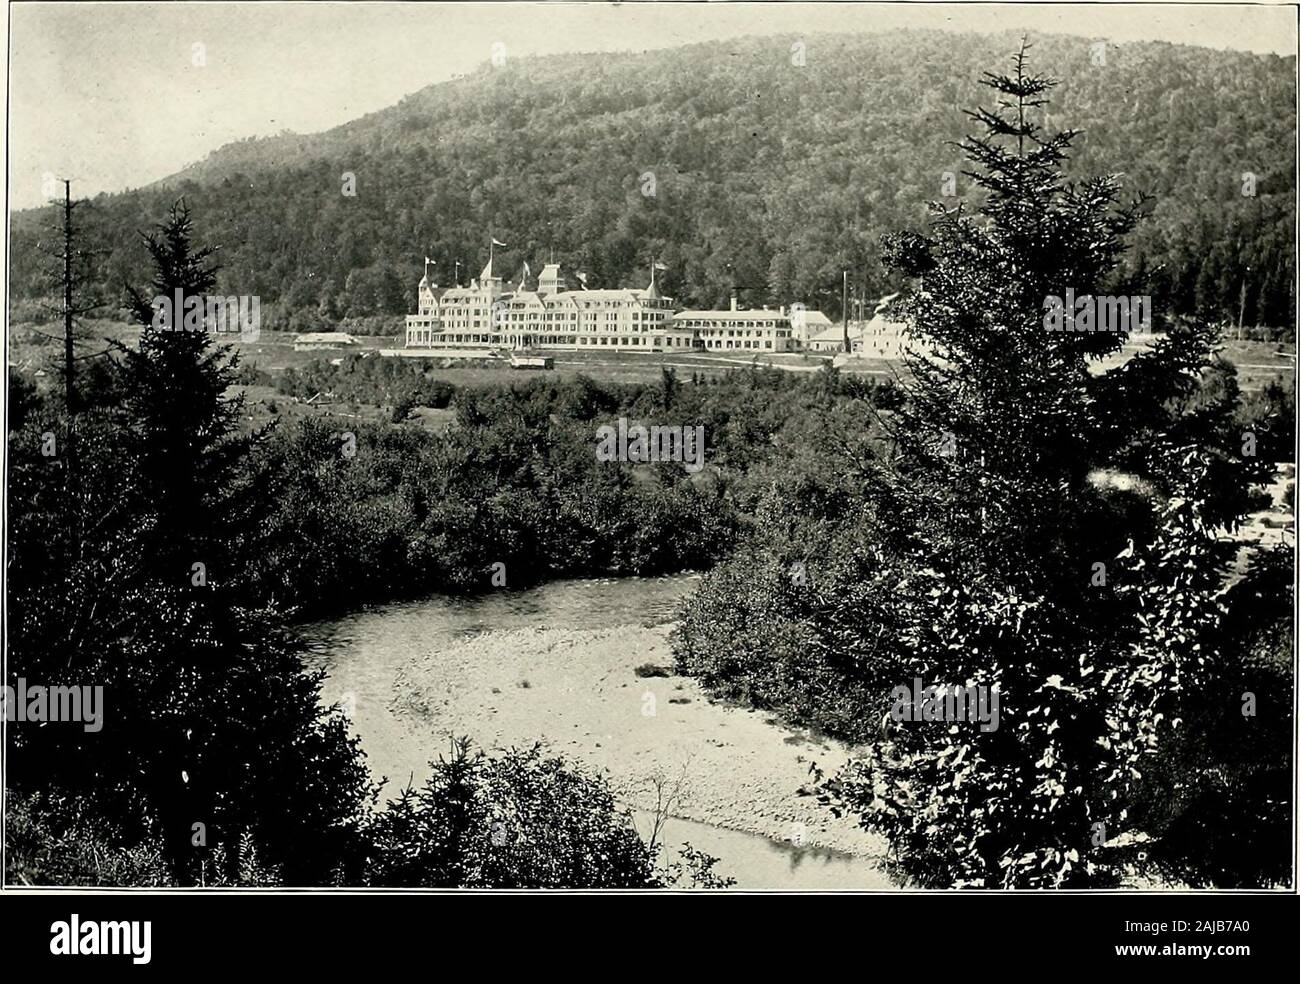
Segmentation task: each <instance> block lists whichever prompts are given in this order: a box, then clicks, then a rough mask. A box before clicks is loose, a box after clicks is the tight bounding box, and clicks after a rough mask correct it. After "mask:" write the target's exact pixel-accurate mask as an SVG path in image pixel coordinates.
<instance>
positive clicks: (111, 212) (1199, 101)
mask: <svg viewBox="0 0 1300 984" xmlns="http://www.w3.org/2000/svg"><path fill="white" fill-rule="evenodd" d="M795 42H798V45H799V48H798V49H797V50H795V49H793V48H792V45H794V44H795ZM1017 43H1018V38H1014V37H1012V36H1009V35H992V36H986V35H969V36H960V35H954V34H951V33H948V32H925V31H895V32H889V33H883V34H872V35H862V36H849V37H844V36H827V35H813V36H809V37H803V38H778V37H773V38H751V39H745V40H741V41H735V42H729V43H727V44H725V45H721V44H716V43H710V44H703V45H693V46H688V47H684V48H680V49H675V50H670V51H656V52H647V53H640V54H634V53H618V54H594V53H593V54H586V55H583V56H581V57H575V56H571V55H564V56H555V57H549V58H528V59H509V60H508V61H507V62H506V64H505V66H503V67H501V68H491V67H484V69H483V70H481V71H479V72H476V73H472V74H471V75H469V76H468V77H465V78H463V79H458V80H454V81H451V82H447V83H443V84H439V85H434V86H430V87H429V88H427V89H424V90H422V91H420V92H418V93H415V94H413V95H411V96H409V97H408V98H406V99H404V100H402V101H401V102H400V103H399V104H398V105H396V106H394V107H392V108H390V109H387V110H384V111H382V112H379V113H374V114H371V115H369V116H366V117H364V118H362V119H359V120H357V121H355V122H352V123H349V124H347V125H345V126H342V127H339V128H336V129H334V130H331V131H328V132H327V133H323V134H319V135H315V136H308V137H297V136H292V135H289V136H280V137H274V138H269V139H266V140H253V141H245V142H242V143H239V144H235V145H231V146H230V147H227V148H223V149H222V150H220V151H217V152H216V153H214V154H213V155H211V157H210V158H209V159H208V160H206V161H203V162H201V163H200V164H198V165H196V166H194V167H192V168H190V169H188V170H187V171H186V172H182V173H181V174H180V175H177V176H176V177H175V178H173V179H170V180H168V181H167V182H164V183H162V184H161V185H157V186H151V187H149V188H144V189H136V190H133V191H130V192H127V193H124V194H119V195H104V196H100V197H98V198H97V199H95V202H94V206H93V208H91V209H88V210H85V221H86V222H87V225H88V232H89V234H90V235H91V237H92V238H94V239H96V240H98V241H100V242H103V243H105V244H108V245H109V249H108V252H107V253H106V254H105V255H103V256H101V257H97V258H95V259H94V260H93V263H94V267H95V270H94V274H95V278H96V279H97V280H98V281H99V282H100V283H101V284H103V285H105V288H106V290H107V293H106V295H105V299H106V301H108V302H109V303H110V305H111V304H113V303H115V302H116V298H117V296H118V291H119V290H120V287H121V285H122V284H123V283H137V282H141V281H142V280H143V279H144V278H145V277H146V276H147V257H146V255H145V253H144V251H143V250H142V249H141V248H140V246H139V244H138V242H137V241H136V237H135V231H136V230H137V229H141V228H145V227H147V226H148V225H149V224H150V222H152V221H153V217H154V216H156V215H157V214H159V213H160V211H161V210H162V209H163V208H165V207H166V205H168V204H170V202H171V201H172V200H173V199H175V198H176V197H177V196H178V195H180V194H184V195H185V196H186V198H187V199H188V201H189V202H190V203H191V205H192V207H194V208H195V209H196V210H197V211H198V212H199V213H200V214H202V215H204V216H205V217H207V219H206V220H207V221H208V222H209V223H211V230H212V234H213V237H214V239H215V240H216V241H220V242H222V243H224V244H225V252H224V253H223V265H224V267H223V271H222V274H221V281H220V285H221V290H222V291H223V292H225V293H230V294H256V295H258V296H259V297H260V298H261V299H262V304H263V313H264V317H265V318H266V320H267V326H268V327H276V328H286V329H292V330H310V329H312V328H317V327H323V326H333V325H337V324H339V323H340V321H341V320H342V319H347V318H349V317H353V318H361V317H366V316H376V315H386V316H389V317H394V316H398V315H401V314H403V313H406V312H408V311H410V310H412V305H413V304H414V298H415V294H414V291H415V285H416V283H417V281H418V280H419V277H420V275H421V272H422V267H421V261H422V259H423V257H424V256H425V255H429V256H431V257H433V258H434V259H435V260H436V261H437V267H436V270H435V278H436V279H437V280H438V281H439V282H440V283H443V284H448V283H450V282H451V278H452V275H453V270H454V267H455V263H456V261H457V260H459V261H461V265H460V277H461V281H462V282H466V281H467V280H468V278H469V277H471V276H476V275H477V274H478V271H479V268H480V267H481V266H482V264H483V263H484V261H485V260H486V255H485V247H486V241H487V234H488V230H489V229H490V230H492V232H493V234H494V235H495V236H497V238H499V239H501V240H502V241H504V242H506V243H508V244H509V248H508V249H506V250H502V251H501V252H499V253H498V255H497V263H498V269H499V270H501V271H503V272H504V273H505V274H506V275H512V274H513V273H514V272H515V271H516V270H517V269H519V267H520V265H521V263H522V262H523V261H524V260H529V261H530V262H532V264H533V266H534V269H536V265H537V263H538V262H541V261H542V260H544V259H546V258H549V257H550V256H551V253H552V251H554V256H555V257H556V258H557V259H558V260H560V261H562V262H564V263H565V264H566V265H567V266H568V267H569V268H570V269H571V270H581V271H585V272H586V273H587V274H588V278H589V280H588V282H589V283H590V285H591V286H593V287H598V286H607V287H613V286H628V285H631V286H644V284H645V283H646V282H647V281H648V279H649V272H648V270H649V263H650V261H651V258H652V257H653V258H656V259H658V260H659V261H661V262H663V263H664V264H665V265H666V266H667V268H668V269H667V271H666V272H664V273H663V275H662V276H661V278H660V283H661V286H662V288H663V289H664V290H665V291H666V292H667V293H668V294H671V295H673V296H675V297H676V298H677V299H678V300H679V301H680V302H681V303H682V304H683V305H686V306H692V307H711V306H715V305H719V304H721V305H724V306H725V304H726V300H727V296H728V294H729V292H730V290H731V289H732V288H733V287H734V288H737V289H738V290H739V292H740V296H741V300H742V302H744V303H747V304H751V305H758V304H762V303H769V304H789V303H791V302H794V301H800V302H803V303H807V304H809V305H810V306H812V307H815V308H818V309H821V310H823V311H826V312H828V313H829V314H831V315H832V316H833V317H834V316H838V314H839V308H840V296H841V291H840V286H841V279H840V278H841V271H842V270H844V269H848V270H849V271H850V277H851V284H852V290H853V293H854V295H855V296H859V295H860V296H865V297H866V298H868V299H874V298H876V297H879V296H881V295H882V294H884V293H886V292H888V291H892V290H893V289H895V288H897V287H898V286H899V285H900V284H901V282H902V281H901V278H900V277H899V276H898V273H897V271H893V270H889V269H886V268H885V267H884V266H883V265H882V264H881V262H880V259H881V248H880V237H881V235H882V234H883V233H886V232H891V231H896V230H900V229H905V228H912V227H918V226H919V225H920V224H921V223H922V221H923V214H922V212H921V203H923V202H925V201H927V200H935V199H939V200H943V201H945V202H946V203H947V204H949V205H953V204H955V203H956V201H957V200H958V199H965V200H967V201H968V202H969V203H970V204H971V205H975V206H977V205H978V204H979V202H980V201H981V199H982V196H983V192H982V190H981V189H980V188H979V187H978V186H977V185H974V184H972V182H971V181H970V180H969V179H968V178H967V177H966V176H965V175H964V174H963V173H962V170H963V168H962V164H961V161H960V158H959V155H958V154H956V153H955V152H954V150H953V146H952V145H953V143H954V142H956V141H958V140H960V138H961V136H962V132H961V127H962V117H961V113H960V111H961V109H962V108H964V107H967V106H971V105H975V104H977V103H978V101H979V97H980V94H981V93H980V86H979V84H978V80H979V78H980V70H981V69H982V68H983V67H984V66H986V65H988V64H991V63H994V62H996V61H997V60H998V59H999V58H1000V57H1002V55H1003V54H1005V52H1007V51H1009V50H1013V49H1014V47H1015V45H1016V44H1017ZM1034 50H1035V52H1036V55H1037V57H1038V58H1039V59H1040V61H1041V63H1042V64H1045V65H1050V66H1051V67H1052V69H1051V70H1052V74H1053V75H1055V76H1057V77H1058V78H1060V79H1061V80H1062V84H1061V86H1060V88H1059V90H1058V94H1057V100H1056V102H1055V103H1054V104H1053V106H1052V107H1051V109H1050V119H1046V118H1045V114H1047V113H1048V112H1049V111H1046V110H1042V109H1034V110H1032V111H1031V117H1032V118H1033V119H1035V120H1036V121H1038V122H1040V123H1041V122H1048V123H1049V124H1054V122H1055V121H1056V120H1059V119H1068V120H1069V121H1070V123H1071V125H1073V126H1076V127H1078V128H1079V129H1081V130H1082V131H1083V132H1082V134H1081V136H1080V137H1079V139H1078V140H1077V141H1076V143H1075V156H1074V159H1073V161H1072V162H1071V164H1070V167H1071V168H1072V169H1074V171H1075V173H1081V174H1097V173H1103V172H1104V171H1106V170H1118V171H1123V172H1124V173H1125V175H1126V187H1127V189H1128V191H1129V192H1130V193H1136V192H1146V193H1149V194H1151V195H1153V196H1154V199H1153V201H1152V202H1151V203H1150V206H1149V207H1150V209H1151V218H1150V220H1149V221H1148V222H1147V223H1146V224H1145V225H1144V226H1143V227H1142V228H1141V229H1139V230H1138V231H1137V232H1136V235H1135V239H1134V241H1133V243H1132V249H1131V251H1130V253H1129V254H1128V256H1127V258H1126V260H1125V261H1124V264H1123V265H1122V268H1121V269H1120V270H1118V271H1116V272H1115V273H1114V274H1113V276H1112V279H1113V280H1114V281H1115V284H1116V285H1118V286H1123V287H1124V288H1125V292H1126V291H1128V290H1130V289H1131V290H1132V291H1133V292H1137V293H1144V294H1150V295H1151V296H1152V298H1153V303H1154V306H1155V308H1156V310H1157V311H1158V312H1160V313H1161V314H1165V315H1171V314H1193V313H1195V314H1200V315H1202V316H1205V317H1208V318H1211V319H1228V320H1231V321H1232V322H1234V323H1235V322H1237V321H1238V320H1239V319H1240V320H1241V321H1243V322H1244V323H1245V324H1246V325H1256V324H1262V325H1267V326H1272V327H1275V328H1276V327H1279V326H1289V325H1291V324H1292V323H1293V321H1294V318H1293V310H1294V296H1293V293H1292V291H1293V283H1294V280H1295V262H1294V256H1293V230H1294V225H1295V197H1294V187H1293V177H1292V176H1293V173H1294V165H1295V156H1294V155H1295V151H1294V134H1295V63H1294V59H1289V58H1280V57H1276V56H1259V55H1254V54H1247V53H1242V52H1227V51H1213V50H1209V49H1204V48H1193V47H1185V46H1175V45H1169V44H1164V43H1140V44H1123V45H1120V44H1109V45H1106V46H1105V47H1104V49H1103V50H1102V51H1100V52H1099V51H1098V49H1096V48H1095V47H1094V46H1093V45H1091V44H1090V43H1089V42H1088V41H1086V40H1085V39H1080V38H1073V37H1056V36H1047V37H1042V38H1038V39H1036V41H1035V48H1034ZM345 172H346V174H349V175H352V176H353V177H354V178H355V191H356V194H355V196H347V195H344V194H343V188H344V181H345ZM51 221H52V216H51V215H50V214H49V213H48V211H46V210H37V211H32V212H28V213H22V214H19V215H17V216H15V221H14V233H13V250H12V256H13V261H12V270H11V274H12V279H11V284H12V288H11V290H12V295H13V298H14V300H15V302H16V303H15V307H14V313H15V314H16V315H18V316H20V317H21V316H31V317H36V316H37V315H36V310H35V308H34V303H35V300H36V299H37V298H38V297H41V296H42V295H43V293H44V292H45V291H46V290H47V289H48V286H47V285H46V284H45V282H44V280H43V278H42V266H41V263H42V260H41V253H40V252H39V250H38V249H37V248H36V243H37V241H38V240H40V239H41V238H42V236H43V235H44V233H43V232H42V229H43V228H44V227H45V226H48V225H49V223H50V222H51ZM1053 289H1054V292H1055V293H1057V294H1060V293H1061V291H1062V290H1063V287H1062V286H1061V285H1053ZM1115 292H1121V291H1119V290H1116V291H1115Z"/></svg>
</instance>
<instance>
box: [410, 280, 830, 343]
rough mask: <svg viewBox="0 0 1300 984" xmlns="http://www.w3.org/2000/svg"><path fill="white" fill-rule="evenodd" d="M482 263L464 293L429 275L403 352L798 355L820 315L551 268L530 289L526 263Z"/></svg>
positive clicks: (821, 318)
mask: <svg viewBox="0 0 1300 984" xmlns="http://www.w3.org/2000/svg"><path fill="white" fill-rule="evenodd" d="M493 262H494V261H493V260H492V259H490V258H489V260H488V263H487V266H485V267H484V268H483V272H482V273H481V274H479V276H478V278H477V279H476V280H472V281H471V282H470V285H469V286H468V287H460V286H456V287H444V288H439V287H438V286H437V285H436V284H434V283H432V282H431V281H430V280H429V275H428V271H427V269H426V271H425V275H424V278H423V279H422V280H421V281H420V289H419V309H418V313H416V314H408V315H407V316H406V348H407V353H406V354H408V355H414V354H416V351H414V350H420V349H428V350H430V352H431V354H433V353H436V352H437V351H438V350H447V349H499V348H508V349H529V348H535V349H559V350H577V351H584V350H593V349H599V348H602V347H604V348H607V349H608V348H612V349H618V350H620V351H625V352H675V351H681V350H689V349H705V350H709V351H718V350H724V351H725V350H731V351H735V350H741V351H746V352H789V351H799V350H801V349H802V348H803V347H804V345H805V343H806V341H807V338H808V335H809V329H810V328H811V329H812V331H813V332H814V333H815V332H816V330H817V329H818V328H819V327H820V326H821V325H823V324H829V322H827V321H826V319H825V317H824V316H822V315H820V314H817V313H816V312H804V311H802V310H800V311H799V312H798V314H797V316H796V317H795V318H794V319H793V322H792V318H791V316H790V315H789V314H787V313H786V312H785V310H784V309H781V310H779V311H771V310H767V309H763V310H755V311H741V310H737V309H736V305H735V300H734V298H733V300H732V308H731V310H729V311H677V312H674V311H673V301H672V298H670V297H664V296H663V295H662V294H660V293H659V290H658V288H657V287H656V286H655V275H654V271H653V267H652V270H651V274H650V286H648V287H646V288H644V289H620V290H573V289H571V288H570V285H569V284H568V282H567V280H566V278H565V277H564V275H563V274H562V273H561V272H560V266H559V264H557V263H548V264H546V266H545V267H543V268H542V272H541V275H540V276H539V277H538V278H537V284H536V287H535V288H531V287H530V282H529V277H528V273H527V269H528V268H527V266H525V267H524V270H523V271H521V273H520V275H519V276H518V277H517V278H516V279H515V280H514V281H511V282H509V283H507V282H505V281H504V280H503V279H502V278H501V277H498V276H496V275H495V273H494V271H493V268H492V265H493Z"/></svg>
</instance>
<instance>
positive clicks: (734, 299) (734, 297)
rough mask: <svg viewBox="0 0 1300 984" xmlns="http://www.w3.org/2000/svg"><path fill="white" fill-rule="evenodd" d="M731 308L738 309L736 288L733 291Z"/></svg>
mask: <svg viewBox="0 0 1300 984" xmlns="http://www.w3.org/2000/svg"><path fill="white" fill-rule="evenodd" d="M731 310H733V311H735V310H736V292H735V291H734V290H733V291H732V292H731Z"/></svg>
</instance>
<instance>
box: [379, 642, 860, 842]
mask: <svg viewBox="0 0 1300 984" xmlns="http://www.w3.org/2000/svg"><path fill="white" fill-rule="evenodd" d="M669 628H670V627H669V626H667V625H659V626H654V627H641V626H626V625H625V626H620V627H617V628H610V629H597V630H592V629H581V630H572V629H549V628H523V629H514V630H510V631H504V632H503V631H494V632H491V633H488V634H485V635H480V636H473V637H469V638H466V639H461V640H457V641H456V642H455V643H454V644H452V645H450V646H447V647H442V648H440V649H439V650H438V651H436V652H432V653H428V654H426V655H422V656H418V657H415V658H414V659H412V660H410V661H409V662H408V663H407V664H406V665H404V666H403V667H402V668H401V669H400V670H399V672H398V674H397V676H396V679H395V680H394V691H395V693H394V696H393V698H392V704H391V710H392V711H393V713H394V714H395V715H397V716H398V717H400V718H402V719H403V723H404V724H405V725H406V728H407V731H408V734H418V733H420V732H424V733H426V734H428V735H429V736H430V744H431V745H432V744H433V743H435V742H437V741H438V740H439V739H438V738H437V736H441V735H446V734H447V733H448V732H453V733H456V734H467V735H469V736H471V737H472V738H473V739H474V740H475V741H476V742H477V743H478V744H479V745H481V746H483V747H485V748H489V749H490V748H494V747H508V746H511V745H528V744H531V743H532V742H533V741H535V740H537V739H539V738H544V739H545V740H546V743H547V745H548V746H549V747H550V749H551V750H552V751H554V752H557V753H562V754H564V755H565V756H566V757H569V758H572V759H575V760H577V761H580V762H582V763H583V764H584V765H586V766H587V767H589V768H592V769H596V770H599V771H601V772H603V773H604V774H605V775H606V777H607V778H608V780H609V782H610V784H611V786H612V787H613V788H614V790H615V792H616V794H617V795H618V797H619V799H620V800H622V801H624V802H628V803H632V804H635V805H637V806H639V807H642V808H646V807H649V806H650V805H651V803H652V802H653V786H652V783H651V777H652V776H653V775H654V774H655V773H656V772H657V771H661V772H663V773H665V774H667V775H668V776H669V777H670V778H676V777H678V776H681V775H684V776H685V789H684V794H683V796H682V799H681V802H680V804H679V805H678V806H677V807H676V808H675V809H674V810H673V813H674V814H676V815H678V816H682V817H686V818H688V819H691V820H696V821H699V822H701V823H707V824H712V825H715V826H721V827H726V828H730V829H733V830H740V831H745V832H747V833H752V834H760V835H763V836H766V837H769V838H772V839H774V840H780V841H791V842H794V843H799V840H800V839H801V840H802V844H803V846H819V847H827V848H832V849H835V850H839V851H844V852H847V853H851V854H855V855H858V856H862V857H868V858H879V857H880V856H881V855H882V854H883V851H884V842H883V840H882V839H880V838H877V837H874V836H872V835H869V834H867V833H866V832H864V831H862V830H860V829H858V828H857V827H856V826H855V825H853V824H852V823H851V822H849V821H847V820H836V819H835V818H834V817H832V816H831V815H830V813H829V811H828V810H827V809H826V808H825V807H822V806H820V805H819V804H818V803H817V801H816V799H815V798H814V797H812V796H808V795H800V789H801V788H802V787H805V786H806V784H807V783H808V782H809V780H810V777H809V775H808V769H809V766H810V764H811V763H813V762H816V763H817V764H818V765H820V766H821V767H822V768H823V769H824V770H826V771H827V772H831V771H833V770H834V769H836V768H838V767H839V766H840V765H841V764H842V763H843V762H844V760H845V757H846V750H845V749H844V748H843V746H840V745H838V744H836V743H834V742H830V741H824V740H821V739H816V738H812V737H810V736H809V735H807V734H806V733H803V734H801V733H799V732H796V731H792V730H790V729H788V728H785V727H784V726H782V725H780V724H778V723H776V722H775V721H774V720H772V719H771V718H770V715H768V714H765V713H763V712H757V711H749V710H744V709H740V708H734V707H725V706H722V705H719V704H715V703H712V702H710V701H709V699H708V698H707V697H706V696H705V694H704V693H703V692H702V691H701V689H700V687H699V685H698V684H697V683H696V682H695V681H694V680H692V679H690V678H687V677H679V676H675V675H674V676H668V677H644V678H643V677H638V676H637V675H636V673H635V672H634V669H635V667H637V666H640V665H642V664H645V663H647V662H649V663H652V664H655V665H657V666H661V667H664V668H665V669H669V670H670V669H671V666H672V656H671V652H670V649H669V643H668V632H669ZM650 712H653V713H650Z"/></svg>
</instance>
